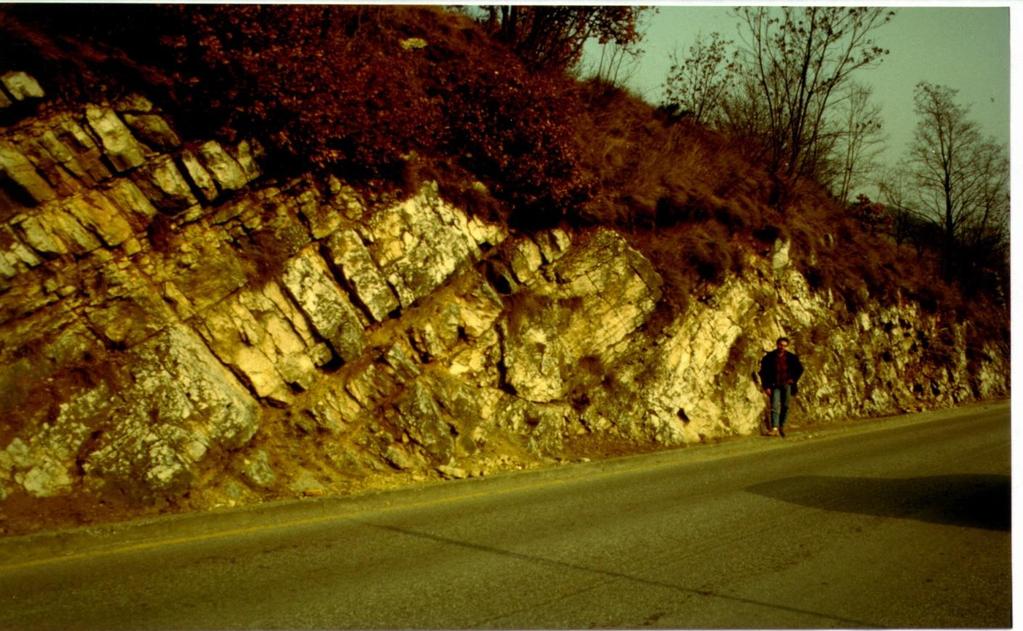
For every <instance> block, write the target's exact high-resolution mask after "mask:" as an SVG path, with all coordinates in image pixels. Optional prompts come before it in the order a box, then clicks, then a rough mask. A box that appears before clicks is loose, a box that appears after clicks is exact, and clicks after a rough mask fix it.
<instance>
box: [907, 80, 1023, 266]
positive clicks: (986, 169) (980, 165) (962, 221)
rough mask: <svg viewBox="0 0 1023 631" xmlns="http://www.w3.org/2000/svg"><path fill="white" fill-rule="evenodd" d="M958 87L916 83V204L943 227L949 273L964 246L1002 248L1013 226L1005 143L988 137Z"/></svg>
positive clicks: (943, 240) (913, 152)
mask: <svg viewBox="0 0 1023 631" xmlns="http://www.w3.org/2000/svg"><path fill="white" fill-rule="evenodd" d="M957 93H958V91H957V90H954V89H952V88H949V87H948V86H943V85H934V84H931V83H927V82H922V83H919V84H917V87H916V96H915V105H916V113H917V116H919V119H918V121H917V127H916V133H915V136H914V139H913V144H912V146H911V150H910V155H911V156H912V159H913V164H914V169H913V176H914V184H915V202H916V205H917V207H918V209H919V211H920V212H922V213H924V214H925V215H926V216H927V217H929V218H930V219H931V220H932V221H934V222H935V223H936V224H937V225H938V226H940V228H941V232H942V248H943V260H944V262H945V265H946V273H951V272H952V271H953V270H952V268H953V267H955V266H956V265H958V263H959V262H961V261H962V257H961V256H958V255H957V254H958V253H959V250H961V249H964V248H965V249H968V250H971V251H972V250H975V249H976V248H977V247H978V246H983V247H992V246H999V245H1001V243H1002V242H1004V241H1005V236H1006V229H1007V224H1008V210H1009V193H1008V158H1007V157H1006V151H1005V147H1004V145H999V144H998V143H996V142H994V141H993V140H990V139H984V138H983V137H982V136H981V133H980V130H979V129H978V127H977V125H976V123H974V122H973V121H972V120H970V119H969V118H968V114H969V109H968V108H967V107H965V106H962V105H959V104H958V103H957V102H956V94H957Z"/></svg>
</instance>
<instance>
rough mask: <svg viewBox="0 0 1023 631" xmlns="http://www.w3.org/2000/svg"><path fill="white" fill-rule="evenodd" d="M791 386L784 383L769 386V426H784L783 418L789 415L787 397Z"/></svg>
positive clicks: (790, 393) (790, 392) (790, 394)
mask: <svg viewBox="0 0 1023 631" xmlns="http://www.w3.org/2000/svg"><path fill="white" fill-rule="evenodd" d="M790 396H792V386H790V385H788V384H786V385H784V386H781V387H776V388H771V427H779V428H780V427H785V419H786V418H787V417H788V415H789V397H790Z"/></svg>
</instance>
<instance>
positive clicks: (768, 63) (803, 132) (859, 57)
mask: <svg viewBox="0 0 1023 631" xmlns="http://www.w3.org/2000/svg"><path fill="white" fill-rule="evenodd" d="M736 11H737V14H738V16H739V17H740V18H741V19H742V22H741V24H740V33H741V36H742V39H743V45H744V48H743V53H744V57H743V63H744V66H745V71H746V72H748V73H750V74H751V75H752V77H753V78H754V79H755V82H756V86H757V88H758V94H757V97H758V98H759V99H760V100H761V101H762V105H761V107H760V108H758V109H760V110H763V111H764V112H766V121H765V122H766V126H767V128H766V130H765V132H766V140H767V146H768V149H769V155H768V159H769V166H770V168H771V170H772V171H774V172H777V173H778V174H779V175H781V176H784V177H785V178H787V179H789V180H792V179H795V178H797V177H801V176H816V175H817V168H818V166H819V159H820V158H822V157H823V156H825V155H827V152H826V151H822V150H821V147H820V146H819V144H820V143H821V142H823V141H824V140H825V138H824V132H825V120H826V119H825V115H826V113H827V112H828V111H829V110H828V105H829V103H830V101H831V100H832V98H833V96H834V95H835V94H836V93H837V92H838V91H839V90H840V89H841V88H843V87H844V86H845V85H846V84H847V82H848V81H849V79H850V75H851V74H852V73H853V72H854V71H855V70H857V69H860V68H864V67H867V66H871V65H874V64H876V63H878V62H879V61H880V60H881V59H882V58H883V57H884V55H886V54H888V51H887V50H885V49H883V48H880V47H878V46H877V45H876V44H875V43H874V41H873V40H872V39H871V34H872V33H873V32H874V31H875V30H876V29H877V28H878V27H880V26H882V25H883V24H885V23H887V22H888V21H889V20H890V19H891V18H892V16H893V15H894V12H893V11H888V10H885V9H883V8H876V7H812V6H810V7H779V8H768V7H742V8H739V9H737V10H736Z"/></svg>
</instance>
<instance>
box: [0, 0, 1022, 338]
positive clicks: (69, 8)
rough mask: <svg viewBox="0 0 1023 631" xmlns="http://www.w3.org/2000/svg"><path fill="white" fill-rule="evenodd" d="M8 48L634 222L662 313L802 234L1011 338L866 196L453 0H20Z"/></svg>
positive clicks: (491, 208) (294, 159) (74, 74)
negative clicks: (103, 1)
mask: <svg viewBox="0 0 1023 631" xmlns="http://www.w3.org/2000/svg"><path fill="white" fill-rule="evenodd" d="M0 31H3V32H4V35H5V37H4V38H3V40H2V43H0V57H2V58H4V59H7V60H10V61H9V63H12V64H15V65H18V66H20V67H21V68H24V69H26V70H28V71H30V72H32V73H33V74H35V75H36V76H38V77H40V78H41V79H42V80H44V81H45V82H46V83H47V84H48V85H53V86H60V89H61V91H62V96H63V97H64V99H65V100H68V101H71V102H74V101H76V100H84V99H96V98H98V97H102V96H107V97H109V98H114V97H116V96H117V95H119V94H121V93H126V92H130V91H133V90H140V89H141V90H144V91H145V92H146V93H147V94H149V95H152V96H153V98H155V99H158V100H159V101H160V102H161V105H163V107H164V108H165V109H166V110H167V111H170V112H173V113H175V114H176V116H177V120H176V123H177V126H178V128H179V129H182V130H184V131H185V132H186V133H188V134H190V135H191V136H192V137H194V138H203V137H208V136H210V135H217V136H220V137H224V138H227V139H233V138H238V137H257V138H259V139H260V140H261V141H262V142H264V144H266V146H267V149H268V150H269V158H270V164H269V165H268V166H269V168H270V170H271V172H276V173H277V174H279V175H282V176H283V175H288V174H290V173H293V172H298V171H307V170H313V171H315V172H318V173H322V174H330V173H334V174H337V175H339V176H341V177H343V178H345V179H347V180H349V181H351V182H352V183H354V184H356V185H358V186H359V187H361V188H362V189H363V190H364V191H365V192H366V193H367V194H368V196H369V197H370V198H375V199H388V198H391V197H393V196H394V195H401V194H405V193H408V192H410V191H412V190H415V189H416V188H417V187H418V185H419V183H420V182H422V181H424V180H428V179H433V180H436V181H438V183H439V184H440V186H441V190H442V192H443V193H444V195H445V196H447V197H448V198H450V199H452V201H455V202H457V203H460V204H462V205H463V206H465V207H466V208H468V209H469V210H470V211H472V212H475V213H479V214H483V215H486V216H488V217H490V218H501V219H504V220H506V221H508V222H509V224H510V225H512V226H513V227H515V228H517V229H522V230H529V229H534V228H537V227H542V226H549V225H554V224H559V223H567V224H571V225H574V226H587V225H611V226H614V227H616V228H619V229H621V230H622V231H623V232H625V233H626V234H628V235H629V236H630V238H631V239H632V241H633V243H634V244H635V245H636V246H637V247H639V248H640V249H641V250H642V251H644V252H645V253H646V254H647V255H648V256H650V258H651V259H652V260H653V261H654V262H655V264H656V265H657V267H658V268H659V270H660V272H661V273H662V275H663V276H664V277H665V279H666V280H667V283H668V286H667V291H666V296H667V300H666V302H665V308H668V309H671V310H676V309H680V308H683V307H684V305H685V304H686V302H687V300H689V299H690V297H692V296H698V295H700V293H701V291H702V289H701V288H702V287H704V286H706V285H707V284H713V283H715V282H717V281H719V280H721V279H722V278H723V276H724V274H726V273H727V272H733V271H741V266H742V261H743V256H744V253H745V252H748V251H750V250H752V251H755V252H758V253H760V254H764V255H766V254H767V253H768V252H769V251H770V248H771V247H772V246H773V245H774V244H775V242H776V241H777V239H779V238H786V239H790V240H791V242H792V253H793V258H794V260H795V261H796V264H797V265H799V266H800V267H801V269H802V270H803V271H804V272H805V273H806V275H807V277H808V279H809V280H810V282H811V283H812V284H813V285H814V286H815V287H816V288H818V289H821V290H831V291H832V292H834V294H835V295H836V296H837V297H839V298H840V299H841V300H842V302H843V303H844V304H845V306H846V307H847V312H848V313H849V314H850V315H851V314H854V313H855V312H856V311H858V310H859V309H860V308H861V307H862V306H863V305H864V304H865V303H866V302H867V301H868V300H873V301H880V302H883V303H893V302H896V301H899V300H914V301H918V302H920V303H921V304H922V305H923V306H924V307H925V308H927V309H929V310H931V311H935V312H938V311H940V312H943V313H946V314H947V315H948V317H950V318H954V319H956V320H968V321H970V322H972V323H973V324H974V329H973V333H974V335H975V339H977V340H980V339H984V340H991V339H996V340H999V341H1001V342H1002V343H1005V344H1007V336H1008V334H1007V330H1006V322H1007V320H1008V319H1007V316H1006V311H1005V309H1006V305H1005V300H1004V299H999V298H998V297H996V296H995V297H993V296H991V295H987V294H978V293H974V294H972V295H970V296H969V298H965V297H964V292H963V291H962V290H961V289H960V288H958V287H955V286H954V285H950V284H948V283H946V282H944V281H943V280H942V276H941V274H940V271H939V261H938V260H937V258H936V257H937V255H938V253H937V252H936V251H934V250H932V249H930V248H929V247H928V246H927V244H926V243H925V242H918V243H917V244H915V245H909V244H906V243H903V244H898V243H896V241H895V240H893V239H892V238H891V237H890V236H889V233H888V231H887V230H886V229H885V223H884V221H885V216H884V215H883V213H880V214H879V212H878V208H877V207H876V205H874V204H871V203H870V202H869V200H863V201H862V202H861V203H860V204H858V205H855V206H854V207H853V208H851V209H850V208H846V207H845V206H844V204H839V203H837V202H836V201H835V200H834V199H832V198H831V197H830V196H829V195H828V194H827V192H826V191H824V190H823V189H822V188H821V187H819V186H818V185H816V184H815V183H814V182H813V181H812V180H809V179H803V180H800V181H798V182H797V183H794V184H793V183H791V182H790V181H787V180H786V179H785V178H783V177H779V176H778V175H777V174H775V173H772V172H769V171H768V170H766V169H765V168H763V167H762V166H760V165H758V164H754V163H751V161H750V159H749V156H748V155H747V154H744V151H743V148H744V147H745V146H747V145H748V144H749V143H747V142H746V141H747V140H748V139H743V138H735V137H727V136H725V135H722V134H721V133H718V132H713V131H710V130H708V129H707V128H705V127H703V126H701V125H700V124H698V123H696V122H694V121H691V120H686V119H684V118H683V119H679V118H676V117H671V116H668V115H667V114H665V113H664V112H661V111H658V110H657V109H655V108H654V107H652V106H651V105H649V104H647V103H645V102H643V101H642V100H640V99H638V98H636V97H635V96H633V95H631V94H629V93H627V92H625V91H622V90H621V89H618V88H615V87H613V86H611V85H608V84H607V83H604V82H601V81H600V80H590V81H579V80H577V79H576V78H574V77H572V76H571V75H570V74H569V73H567V72H565V69H564V68H563V67H561V66H558V65H557V64H554V65H553V66H551V65H549V64H548V65H545V66H542V67H538V66H537V65H536V64H535V63H534V64H531V63H529V62H530V59H529V57H528V55H524V54H523V51H522V50H521V46H519V47H518V48H516V45H514V44H513V43H509V42H507V41H505V40H502V38H501V37H498V36H497V35H496V34H495V35H491V33H492V32H493V30H492V29H489V30H488V29H487V28H486V27H485V24H481V23H477V22H475V21H473V20H472V19H470V18H469V17H467V16H465V15H462V14H458V13H453V12H450V11H447V10H445V9H442V8H439V7H368V6H324V5H252V6H238V5H224V6H210V5H199V6H196V5H193V6H162V5H161V6H158V5H129V6H117V7H112V6H109V5H106V6H105V5H64V6H61V7H60V10H53V9H43V8H42V7H41V6H31V5H22V6H16V5H15V6H10V7H7V8H5V9H4V10H3V11H0Z"/></svg>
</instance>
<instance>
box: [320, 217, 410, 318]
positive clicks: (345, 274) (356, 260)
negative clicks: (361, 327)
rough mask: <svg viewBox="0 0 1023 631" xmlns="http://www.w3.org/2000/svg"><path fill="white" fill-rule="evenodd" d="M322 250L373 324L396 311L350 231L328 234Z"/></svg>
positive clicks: (394, 299) (388, 290)
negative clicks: (324, 247)
mask: <svg viewBox="0 0 1023 631" xmlns="http://www.w3.org/2000/svg"><path fill="white" fill-rule="evenodd" d="M326 249H327V252H328V253H329V255H330V262H331V263H332V264H333V265H334V267H335V268H336V269H337V270H338V271H339V272H340V273H341V276H342V278H343V279H344V280H345V282H346V283H348V286H349V287H351V289H352V291H353V292H354V294H355V297H356V298H358V301H359V303H360V304H362V305H363V306H364V307H365V309H366V312H367V313H368V314H369V315H370V316H371V317H372V318H373V319H374V320H375V321H377V322H381V321H383V320H384V319H386V318H387V317H388V315H389V314H390V313H391V312H392V311H394V310H395V309H397V308H398V306H399V305H398V298H397V297H396V296H395V295H394V292H393V291H391V288H390V287H389V286H388V285H387V281H386V280H384V277H383V275H382V274H381V273H380V270H379V269H378V268H377V266H376V264H375V263H374V262H373V259H372V257H371V256H370V254H369V250H367V249H366V246H365V245H364V244H363V243H362V239H360V238H359V235H358V234H357V233H356V232H355V231H354V230H338V231H337V232H335V233H333V234H332V235H330V237H329V238H328V239H327V241H326Z"/></svg>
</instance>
